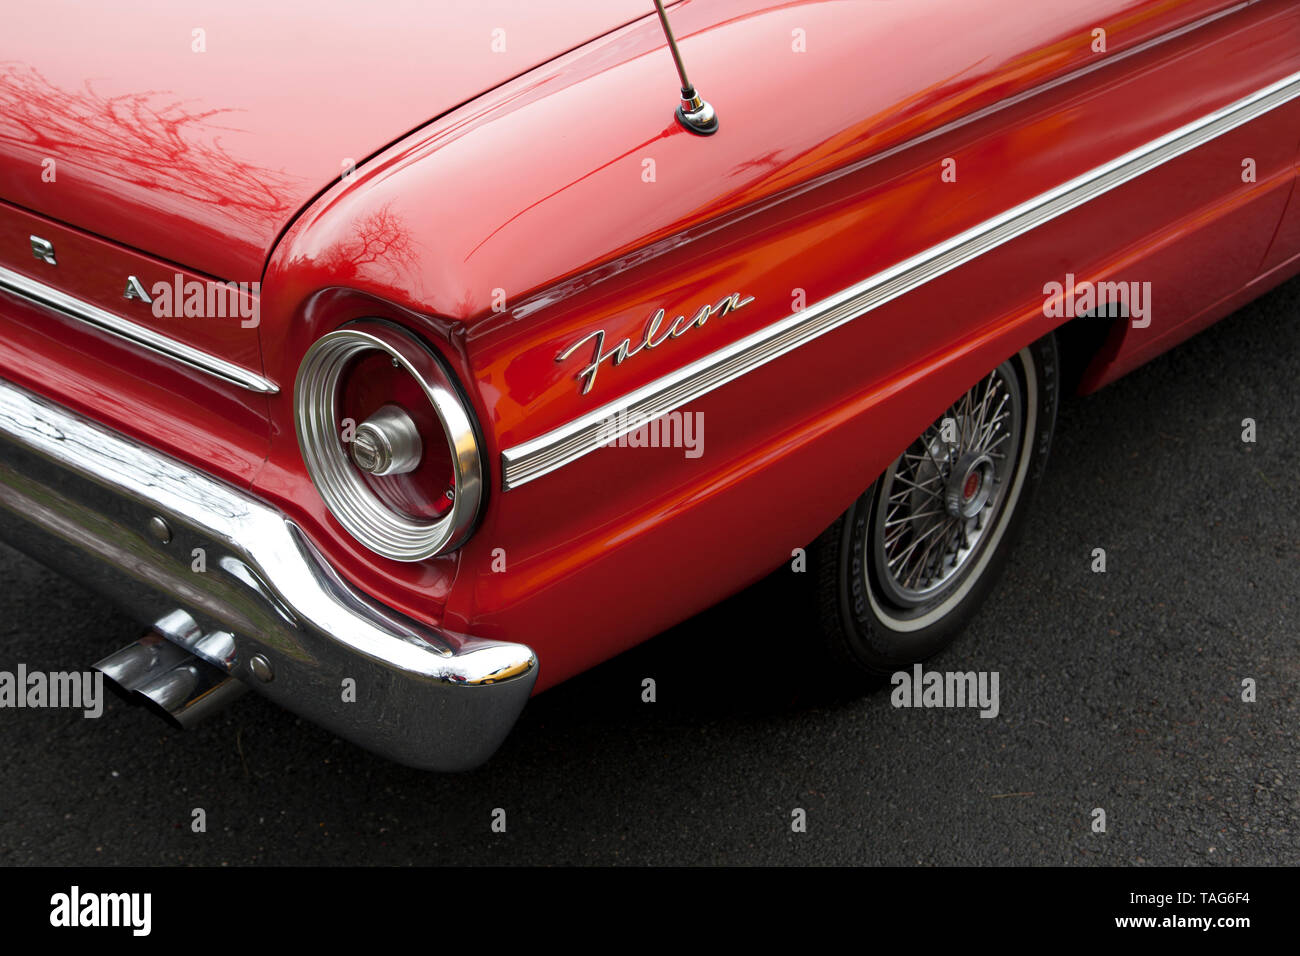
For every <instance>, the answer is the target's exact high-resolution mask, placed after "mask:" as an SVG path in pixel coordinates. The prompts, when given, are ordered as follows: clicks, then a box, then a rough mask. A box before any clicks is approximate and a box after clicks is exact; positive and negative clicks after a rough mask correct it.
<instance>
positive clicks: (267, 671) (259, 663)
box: [248, 654, 275, 684]
mask: <svg viewBox="0 0 1300 956" xmlns="http://www.w3.org/2000/svg"><path fill="white" fill-rule="evenodd" d="M248 669H249V670H250V671H252V672H253V676H254V677H256V678H257V679H258V680H260V681H261V682H262V683H263V684H269V683H271V681H272V680H274V679H275V672H274V671H272V670H271V662H270V661H268V660H267V659H266V657H265V656H264V655H262V654H254V655H253V656H252V657H251V658H250V659H249V661H248Z"/></svg>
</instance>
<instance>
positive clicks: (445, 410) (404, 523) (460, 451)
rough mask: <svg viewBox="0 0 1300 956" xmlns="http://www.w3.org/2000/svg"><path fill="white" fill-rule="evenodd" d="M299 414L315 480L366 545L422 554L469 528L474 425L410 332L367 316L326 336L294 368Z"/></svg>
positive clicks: (457, 539)
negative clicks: (366, 320)
mask: <svg viewBox="0 0 1300 956" xmlns="http://www.w3.org/2000/svg"><path fill="white" fill-rule="evenodd" d="M294 418H295V426H296V429H297V433H298V446H299V448H300V449H301V450H302V457H303V462H304V463H305V464H306V466H307V473H308V474H309V475H310V476H311V480H312V482H313V484H315V486H316V489H317V490H318V491H319V492H320V494H321V497H322V498H323V499H324V500H325V504H326V506H328V508H329V510H330V513H331V514H333V515H334V517H335V518H337V519H338V521H339V523H340V524H341V525H343V527H344V528H346V529H347V530H348V532H349V533H350V534H351V535H352V536H353V537H354V538H356V539H357V540H358V541H360V542H361V543H362V544H363V545H365V546H366V547H367V548H370V549H371V550H372V551H374V552H376V553H378V554H382V555H383V556H385V557H388V558H392V559H394V560H396V561H422V560H424V559H425V558H429V557H432V556H433V555H435V554H439V553H440V552H443V551H448V550H451V549H452V548H455V547H457V546H459V545H460V544H462V543H463V542H464V541H465V539H466V538H467V537H468V536H469V534H470V532H471V531H472V530H473V525H474V520H475V518H476V517H477V515H478V507H479V500H480V497H481V494H482V487H483V482H482V466H481V462H480V459H479V450H478V440H477V438H476V437H475V433H474V428H473V423H472V421H471V419H470V416H469V412H468V410H467V409H466V408H465V405H464V403H463V402H462V401H461V399H460V396H459V394H458V393H457V391H456V388H455V386H454V385H453V384H452V380H451V376H450V375H449V373H448V372H447V371H446V369H445V368H444V367H443V365H442V362H441V361H440V360H439V359H438V357H437V356H436V355H435V354H434V353H433V352H432V351H431V350H430V349H428V348H427V347H426V346H425V345H424V344H423V343H421V342H420V341H419V340H418V339H416V338H415V337H414V336H413V335H411V334H410V333H408V332H406V331H404V330H403V329H400V328H398V327H396V326H393V325H389V324H387V323H384V322H378V321H368V322H364V323H358V324H356V325H351V326H347V327H345V328H342V329H339V330H338V331H337V332H331V333H329V334H328V335H325V336H323V337H322V338H320V339H319V340H318V341H317V342H316V343H315V344H314V345H313V346H312V347H311V348H310V349H308V350H307V354H306V355H305V356H304V357H303V360H302V365H300V366H299V368H298V378H297V382H296V383H295V386H294Z"/></svg>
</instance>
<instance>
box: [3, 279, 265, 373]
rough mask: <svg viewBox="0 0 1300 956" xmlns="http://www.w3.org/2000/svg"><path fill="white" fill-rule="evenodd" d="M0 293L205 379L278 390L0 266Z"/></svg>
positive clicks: (241, 370)
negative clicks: (203, 375)
mask: <svg viewBox="0 0 1300 956" xmlns="http://www.w3.org/2000/svg"><path fill="white" fill-rule="evenodd" d="M0 292H8V293H9V294H11V295H14V296H17V297H18V298H20V299H24V300H26V301H27V302H31V303H33V304H35V305H39V306H42V307H43V308H46V309H51V310H53V311H55V312H58V313H59V314H60V315H65V316H67V317H68V318H71V319H76V320H77V321H78V322H84V323H86V324H87V325H93V326H94V327H95V328H97V329H99V330H101V331H103V332H107V333H108V334H109V335H114V336H117V337H118V338H120V339H125V340H126V341H128V342H131V343H132V344H134V345H138V346H140V347H142V348H146V349H148V350H149V351H151V352H155V353H157V354H158V355H162V356H165V357H167V358H169V359H172V360H173V361H176V362H180V363H181V364H182V365H188V366H189V367H190V368H194V369H198V370H199V371H200V372H205V373H207V374H208V375H214V376H216V377H217V378H219V379H221V380H223V381H225V382H229V383H231V384H232V385H238V386H239V387H240V388H246V389H248V390H249V391H250V392H259V393H261V394H263V395H274V394H275V393H276V392H278V391H279V390H280V388H279V386H277V385H276V384H275V383H274V382H273V381H271V380H270V379H269V378H263V377H262V376H261V375H257V374H255V373H254V372H250V371H248V369H246V368H243V367H241V366H239V365H235V364H234V363H233V362H227V361H226V360H225V359H221V358H217V357H216V356H215V355H211V354H209V353H207V352H204V351H203V350H201V349H196V348H194V347H193V346H192V345H186V344H185V343H184V342H178V341H176V340H175V339H173V338H169V337H168V336H166V335H163V334H162V333H160V332H155V331H154V330H153V329H147V328H145V327H144V326H142V325H136V324H135V323H134V322H132V321H131V320H130V319H124V318H122V317H121V316H120V315H114V314H113V313H112V312H109V311H107V310H105V309H101V308H100V307H99V306H97V305H92V304H91V303H89V302H86V301H84V300H83V299H78V298H77V297H76V296H71V295H68V294H67V293H66V292H60V291H59V290H58V289H55V288H53V287H51V286H48V285H46V284H45V283H43V282H38V281H36V280H35V279H31V278H29V277H27V276H25V275H21V274H19V273H17V272H13V271H12V270H10V269H6V268H4V267H3V266H0Z"/></svg>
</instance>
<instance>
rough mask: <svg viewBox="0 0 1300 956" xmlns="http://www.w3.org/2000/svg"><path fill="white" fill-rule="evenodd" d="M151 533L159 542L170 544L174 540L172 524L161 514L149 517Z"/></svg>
mask: <svg viewBox="0 0 1300 956" xmlns="http://www.w3.org/2000/svg"><path fill="white" fill-rule="evenodd" d="M149 534H151V535H152V536H153V538H154V540H155V541H157V542H158V543H159V544H169V543H170V542H171V540H172V529H171V525H169V524H168V523H167V521H166V519H165V518H163V517H162V516H161V515H154V516H153V517H152V518H150V519H149Z"/></svg>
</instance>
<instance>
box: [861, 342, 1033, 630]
mask: <svg viewBox="0 0 1300 956" xmlns="http://www.w3.org/2000/svg"><path fill="white" fill-rule="evenodd" d="M1018 365H1019V363H1017V362H1015V361H1012V360H1008V361H1006V362H1003V363H1002V364H1001V365H999V366H998V367H997V368H995V369H994V370H993V371H992V372H990V373H989V374H988V375H987V376H985V377H984V379H983V380H981V381H980V382H979V383H978V384H977V385H975V386H974V387H973V388H972V389H970V391H968V392H966V394H964V395H962V396H961V398H959V399H958V400H957V401H956V402H954V403H953V404H952V405H951V406H950V407H949V408H948V410H947V411H946V412H944V413H943V415H941V416H940V417H939V418H938V419H937V420H936V421H935V422H934V423H933V424H932V425H931V426H930V427H929V428H927V429H926V430H925V431H924V432H923V433H922V434H921V435H920V436H919V437H918V438H917V439H916V440H915V441H914V442H913V443H912V444H911V445H910V446H909V447H908V448H907V449H906V450H905V451H904V452H903V453H902V454H901V455H900V456H899V457H898V459H897V460H896V461H895V462H894V463H893V464H892V465H890V467H889V469H888V470H887V471H886V472H885V474H884V475H883V476H881V480H880V485H879V490H878V496H877V498H876V503H875V507H874V508H873V512H872V515H871V519H870V521H869V522H868V526H867V529H866V532H867V535H868V536H869V539H870V540H869V542H867V545H868V548H867V550H868V551H869V554H870V558H869V560H868V561H867V562H866V563H865V567H864V573H865V575H866V582H865V583H866V584H867V587H868V589H869V591H870V592H871V596H872V603H873V604H875V605H878V608H877V609H878V610H883V611H884V613H885V615H886V616H889V617H894V616H897V617H900V618H907V617H909V616H914V615H915V614H916V612H917V611H918V610H921V609H925V608H927V607H931V606H933V605H934V604H935V602H936V601H938V600H940V599H941V598H942V597H943V596H944V595H945V594H947V593H949V592H950V591H951V590H952V589H953V588H954V587H956V586H957V584H958V582H959V581H961V580H962V579H963V578H964V577H965V576H967V574H968V573H969V571H970V569H971V568H972V567H973V566H974V564H975V562H976V561H977V559H978V557H979V556H980V555H981V553H982V552H983V551H984V550H985V546H986V545H987V543H988V541H989V538H990V533H991V531H992V529H994V528H996V527H997V526H998V524H999V522H1000V520H1001V518H1002V516H1003V513H1004V511H1005V509H1006V506H1007V502H1008V497H1009V492H1010V490H1011V488H1012V487H1013V485H1014V483H1015V479H1016V476H1017V472H1018V468H1019V465H1020V462H1021V456H1022V455H1023V454H1024V453H1025V444H1026V436H1027V434H1028V428H1029V427H1030V424H1029V421H1028V417H1029V416H1027V414H1026V408H1025V406H1026V397H1027V396H1026V393H1025V385H1026V383H1025V381H1024V380H1023V379H1022V376H1021V373H1020V371H1019V368H1018ZM1031 384H1032V383H1031Z"/></svg>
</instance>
